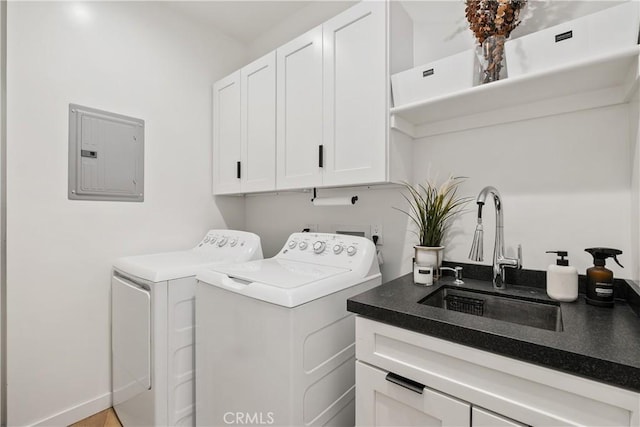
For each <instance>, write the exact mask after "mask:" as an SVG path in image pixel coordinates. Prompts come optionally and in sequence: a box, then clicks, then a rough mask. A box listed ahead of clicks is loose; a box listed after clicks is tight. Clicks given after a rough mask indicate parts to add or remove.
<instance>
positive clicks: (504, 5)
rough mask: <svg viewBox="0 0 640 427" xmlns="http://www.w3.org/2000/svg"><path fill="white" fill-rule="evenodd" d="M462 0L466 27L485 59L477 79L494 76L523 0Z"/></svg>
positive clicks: (518, 21)
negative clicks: (481, 74)
mask: <svg viewBox="0 0 640 427" xmlns="http://www.w3.org/2000/svg"><path fill="white" fill-rule="evenodd" d="M465 3H466V8H465V16H466V17H467V21H468V22H469V28H470V29H471V31H472V32H473V34H474V35H475V37H476V40H478V44H479V45H480V46H482V54H483V56H484V58H485V60H486V62H487V64H486V67H485V69H484V70H483V76H482V80H481V82H482V83H489V82H492V81H495V80H498V79H499V78H500V71H501V70H502V60H503V58H504V42H505V39H506V38H508V37H509V35H510V34H511V32H512V31H513V30H514V29H515V28H516V27H517V26H518V25H519V24H520V19H519V18H520V11H521V10H522V9H523V8H524V6H525V5H526V4H527V0H466V1H465Z"/></svg>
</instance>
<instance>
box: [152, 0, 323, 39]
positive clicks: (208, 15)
mask: <svg viewBox="0 0 640 427" xmlns="http://www.w3.org/2000/svg"><path fill="white" fill-rule="evenodd" d="M311 3H313V1H297V0H296V1H291V0H290V1H264V0H263V1H255V0H254V1H244V0H225V1H218V0H214V1H188V0H184V1H169V2H166V3H165V5H166V6H167V7H170V8H172V9H174V10H175V11H176V12H178V13H180V14H182V15H184V16H186V17H187V18H189V19H191V20H193V21H196V22H200V23H202V24H204V25H207V26H211V27H215V28H216V29H217V30H218V31H220V32H222V33H224V34H226V35H227V36H229V37H232V38H234V39H236V40H238V41H240V42H243V43H246V44H248V43H251V42H253V41H254V40H256V39H257V38H259V37H260V36H261V35H262V34H264V33H265V32H266V31H267V30H269V29H270V28H272V27H273V26H275V25H277V24H278V23H280V22H281V21H283V20H284V19H286V18H287V17H289V16H291V15H293V14H295V13H296V12H298V11H299V10H300V9H302V8H304V7H305V6H308V5H309V4H311Z"/></svg>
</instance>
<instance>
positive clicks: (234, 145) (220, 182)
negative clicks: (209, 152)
mask: <svg viewBox="0 0 640 427" xmlns="http://www.w3.org/2000/svg"><path fill="white" fill-rule="evenodd" d="M240 152H241V151H240V71H237V72H235V73H233V74H231V75H230V76H228V77H226V78H224V79H222V80H220V81H218V82H217V83H215V84H214V85H213V163H212V164H213V194H229V193H239V192H240V177H239V176H238V171H237V166H238V163H239V162H240V156H241V154H240Z"/></svg>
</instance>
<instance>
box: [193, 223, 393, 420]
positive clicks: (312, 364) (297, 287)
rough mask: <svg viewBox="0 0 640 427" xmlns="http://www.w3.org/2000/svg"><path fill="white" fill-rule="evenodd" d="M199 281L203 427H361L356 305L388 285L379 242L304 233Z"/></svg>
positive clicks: (200, 411) (198, 387)
mask: <svg viewBox="0 0 640 427" xmlns="http://www.w3.org/2000/svg"><path fill="white" fill-rule="evenodd" d="M196 278H197V285H196V390H197V392H196V425H198V426H222V425H287V426H303V425H304V426H315V425H344V426H353V425H354V422H355V343H354V340H355V319H354V316H353V315H352V314H351V313H349V312H347V310H346V305H347V299H348V298H350V297H351V296H353V295H356V294H358V293H360V292H363V291H366V290H368V289H370V288H373V287H375V286H377V285H379V284H380V283H381V278H380V269H379V267H378V261H377V257H376V251H375V247H374V244H373V243H372V242H371V241H370V240H368V239H365V238H362V237H355V236H348V235H336V234H326V233H294V234H292V235H291V236H290V237H289V239H288V240H287V242H286V243H285V245H284V247H283V248H282V249H281V250H280V252H279V253H278V254H277V255H276V256H274V257H273V258H269V259H264V260H259V261H250V262H244V263H236V264H229V265H226V266H220V267H218V266H216V267H213V268H210V269H205V270H201V271H200V272H199V273H198V275H197V276H196Z"/></svg>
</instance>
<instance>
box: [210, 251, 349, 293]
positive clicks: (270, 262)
mask: <svg viewBox="0 0 640 427" xmlns="http://www.w3.org/2000/svg"><path fill="white" fill-rule="evenodd" d="M213 270H215V271H217V272H220V273H224V274H226V275H227V276H229V277H230V278H232V279H240V280H242V281H246V282H260V283H263V284H265V285H269V286H274V287H276V288H281V289H291V288H297V287H300V286H304V285H308V284H310V283H312V282H317V281H319V280H324V279H327V278H329V277H333V276H336V275H338V274H343V273H347V272H349V271H351V270H350V269H348V268H340V267H333V266H326V265H318V264H311V263H307V262H300V261H291V260H286V259H278V258H269V259H263V260H258V261H251V262H245V263H240V264H231V265H224V266H216V267H214V268H213Z"/></svg>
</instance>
